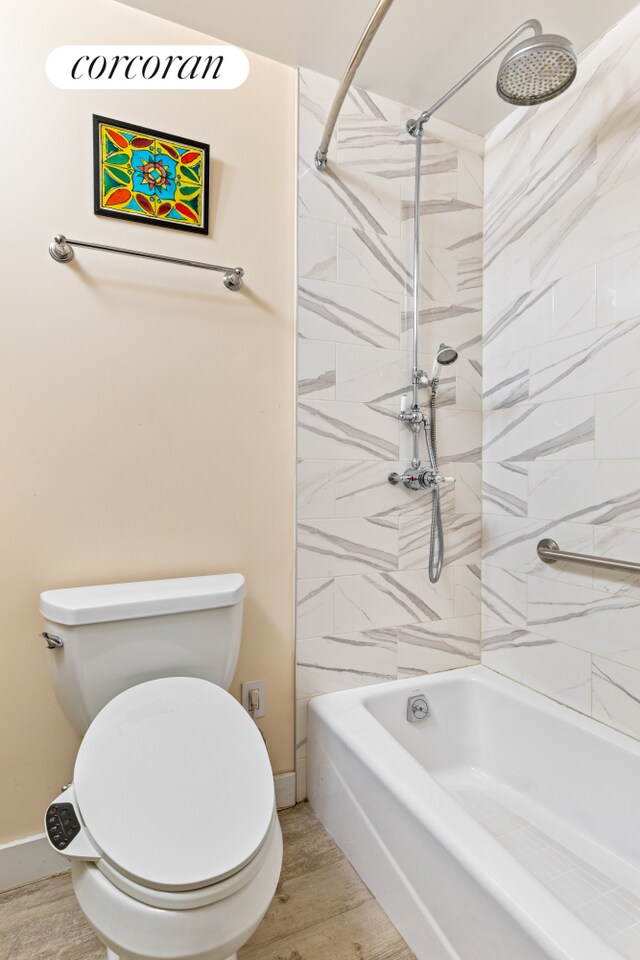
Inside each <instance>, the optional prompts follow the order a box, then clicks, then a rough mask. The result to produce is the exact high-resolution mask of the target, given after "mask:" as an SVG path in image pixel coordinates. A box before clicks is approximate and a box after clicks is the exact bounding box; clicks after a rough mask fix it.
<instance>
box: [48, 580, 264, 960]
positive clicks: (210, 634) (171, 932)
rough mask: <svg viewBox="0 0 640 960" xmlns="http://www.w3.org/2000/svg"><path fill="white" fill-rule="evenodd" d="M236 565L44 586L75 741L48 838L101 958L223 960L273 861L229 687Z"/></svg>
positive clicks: (254, 752)
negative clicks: (223, 570)
mask: <svg viewBox="0 0 640 960" xmlns="http://www.w3.org/2000/svg"><path fill="white" fill-rule="evenodd" d="M244 595H245V583H244V578H243V577H242V576H241V575H239V574H224V575H220V576H208V577H190V578H183V579H176V580H156V581H147V582H143V583H122V584H109V585H104V586H92V587H77V588H72V589H63V590H49V591H46V592H45V593H43V594H41V597H40V611H41V614H42V616H43V618H44V622H45V626H44V631H43V637H44V638H45V640H46V641H47V646H48V647H49V652H48V657H49V665H50V670H51V678H52V682H53V687H54V690H55V692H56V696H57V698H58V700H59V702H60V705H61V707H62V709H63V710H64V712H65V713H66V715H67V717H68V719H69V721H70V722H71V724H72V725H73V726H74V727H75V729H76V730H77V731H78V732H79V733H80V734H81V735H82V743H81V745H80V749H79V751H78V755H77V758H76V762H75V767H74V773H73V782H72V783H71V784H70V785H69V786H68V787H67V788H66V789H64V790H63V792H62V793H61V794H60V795H59V796H58V797H56V799H55V800H53V801H52V802H51V803H50V804H49V806H48V808H47V810H46V812H45V830H46V834H47V837H48V838H49V843H50V844H51V845H52V847H53V848H54V849H55V850H57V851H58V852H59V853H60V854H61V855H62V856H64V857H66V858H67V859H68V860H70V861H71V876H72V882H73V889H74V892H75V895H76V898H77V900H78V903H79V905H80V907H81V909H82V911H83V912H84V914H85V916H86V918H87V920H88V921H89V923H90V924H91V926H92V927H93V929H94V930H95V932H96V934H97V935H98V937H99V938H100V939H101V940H102V942H103V943H104V944H105V946H106V948H107V956H108V957H109V958H110V960H233V958H235V956H236V951H237V950H238V949H239V948H240V947H241V946H242V945H243V944H244V943H246V941H247V940H248V939H249V938H250V937H251V935H252V933H253V932H254V930H255V929H256V927H257V926H258V924H259V923H260V921H261V920H262V918H263V916H264V914H265V912H266V910H267V907H268V906H269V903H270V901H271V899H272V897H273V894H274V892H275V889H276V886H277V883H278V878H279V875H280V868H281V865H282V835H281V831H280V825H279V822H278V818H277V815H276V808H275V795H274V786H273V775H272V772H271V766H270V763H269V758H268V756H267V751H266V747H265V744H264V742H263V739H262V736H261V734H260V731H259V730H258V728H257V727H256V725H255V723H254V722H253V720H252V719H251V718H250V716H249V714H248V713H247V712H246V711H245V710H244V709H243V707H242V706H241V705H240V704H239V703H238V702H237V701H236V700H235V699H234V698H233V697H232V696H231V695H230V694H229V693H228V692H227V689H228V687H229V685H230V683H231V680H232V677H233V674H234V670H235V667H236V663H237V659H238V652H239V648H240V635H241V627H242V604H243V599H244Z"/></svg>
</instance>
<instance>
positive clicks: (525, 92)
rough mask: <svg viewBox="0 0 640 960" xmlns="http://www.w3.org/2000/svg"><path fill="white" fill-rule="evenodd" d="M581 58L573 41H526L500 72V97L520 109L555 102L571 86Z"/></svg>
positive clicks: (546, 37) (544, 37)
mask: <svg viewBox="0 0 640 960" xmlns="http://www.w3.org/2000/svg"><path fill="white" fill-rule="evenodd" d="M577 71H578V58H577V56H576V51H575V49H574V47H573V44H572V43H571V41H569V40H567V38H566V37H561V36H558V35H557V34H553V33H541V34H538V35H536V36H534V37H531V38H530V39H528V40H523V41H522V42H521V43H518V44H516V46H515V47H513V49H512V50H510V51H509V52H508V53H507V55H506V57H505V58H504V60H503V61H502V63H501V64H500V68H499V70H498V79H497V81H496V90H497V91H498V96H500V97H502V99H503V100H506V101H507V103H513V104H515V105H516V106H518V107H530V106H534V105H536V104H538V103H545V102H546V101H547V100H553V98H554V97H557V96H558V95H559V94H561V93H563V92H564V91H565V90H566V89H567V87H569V86H571V84H572V83H573V81H574V80H575V76H576V73H577Z"/></svg>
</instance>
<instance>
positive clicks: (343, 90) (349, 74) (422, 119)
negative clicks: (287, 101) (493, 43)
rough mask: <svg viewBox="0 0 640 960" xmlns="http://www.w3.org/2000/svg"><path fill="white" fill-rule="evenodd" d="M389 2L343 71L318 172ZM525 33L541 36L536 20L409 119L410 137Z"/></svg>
mask: <svg viewBox="0 0 640 960" xmlns="http://www.w3.org/2000/svg"><path fill="white" fill-rule="evenodd" d="M392 3H393V0H379V3H378V6H377V7H376V9H375V10H374V11H373V15H372V17H371V19H370V20H369V23H368V24H367V26H366V27H365V29H364V33H363V34H362V36H361V37H360V40H359V42H358V44H357V46H356V48H355V50H354V51H353V54H352V56H351V59H350V60H349V63H348V64H347V69H346V70H345V72H344V76H343V77H342V80H341V81H340V85H339V87H338V89H337V91H336V95H335V97H334V99H333V103H332V104H331V109H330V110H329V115H328V117H327V122H326V123H325V127H324V131H323V134H322V140H321V141H320V146H319V147H318V149H317V150H316V155H315V164H316V167H317V168H318V170H322V168H323V167H326V165H327V154H328V152H329V144H330V143H331V137H332V136H333V131H334V129H335V125H336V123H337V121H338V115H339V114H340V111H341V109H342V104H343V103H344V101H345V98H346V96H347V93H348V92H349V88H350V87H351V84H352V82H353V78H354V76H355V74H356V70H357V69H358V67H359V66H360V64H361V63H362V60H363V58H364V55H365V53H366V52H367V50H368V49H369V46H370V45H371V41H372V40H373V38H374V36H375V35H376V33H377V32H378V28H379V27H380V24H381V23H382V21H383V20H384V18H385V16H386V15H387V13H388V12H389V8H390V7H391V4H392ZM524 30H533V32H534V34H536V36H540V35H541V33H542V24H541V23H540V21H539V20H525V21H524V23H521V24H520V26H519V27H516V29H515V30H514V31H513V32H512V33H510V34H509V36H508V37H506V38H505V39H504V40H503V41H502V43H500V44H498V46H497V47H495V48H494V49H493V50H492V51H491V53H489V54H487V56H486V57H484V59H483V60H481V61H480V63H478V64H476V66H475V67H474V68H473V70H470V71H469V73H467V74H465V76H464V77H463V78H462V79H461V80H459V81H458V82H457V83H456V84H455V85H454V86H453V87H451V89H450V90H448V91H447V92H446V93H445V94H444V96H443V97H440V99H439V100H436V102H435V103H434V104H433V105H432V106H431V107H429V109H428V110H424V111H423V112H422V113H421V114H420V116H419V117H418V119H417V120H410V121H409V123H408V124H407V130H408V132H409V133H410V134H411V135H412V136H416V135H417V134H419V133H421V132H422V126H423V125H424V124H425V123H426V122H427V121H428V120H429V118H430V117H431V115H432V114H433V113H435V111H436V110H439V109H440V107H442V106H443V105H444V104H445V103H446V102H447V100H449V98H450V97H452V96H453V95H454V94H455V93H457V92H458V90H460V89H461V88H462V87H464V86H465V84H467V83H468V82H469V81H470V80H472V79H473V77H475V75H476V74H477V73H479V72H480V70H482V69H483V67H486V65H487V64H488V63H489V62H490V61H491V60H493V58H494V57H497V55H498V54H499V53H500V52H501V51H502V50H503V49H504V48H505V47H506V46H508V45H509V44H510V43H511V42H512V41H513V40H514V38H515V37H517V36H518V34H519V33H522V32H523V31H524Z"/></svg>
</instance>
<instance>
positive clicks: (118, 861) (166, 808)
mask: <svg viewBox="0 0 640 960" xmlns="http://www.w3.org/2000/svg"><path fill="white" fill-rule="evenodd" d="M73 782H74V791H75V798H76V802H77V806H78V814H79V816H80V819H81V822H82V823H83V825H84V827H85V828H86V831H87V833H88V834H89V836H90V838H91V840H92V842H93V844H94V845H95V847H96V850H98V851H99V852H100V855H101V858H102V860H100V861H98V867H99V869H100V870H101V872H103V873H104V875H105V876H106V877H108V878H109V879H110V880H111V882H113V883H114V884H115V885H116V886H118V887H119V888H120V889H122V890H123V892H126V893H129V895H131V896H133V897H134V898H135V899H140V900H144V901H145V902H148V903H149V902H151V900H153V901H154V902H153V904H152V905H157V906H160V905H161V904H160V902H158V901H162V902H163V903H164V905H165V907H166V908H168V909H171V908H172V907H173V908H178V909H180V908H181V907H180V904H182V909H184V908H188V907H190V906H195V905H199V904H201V903H205V902H206V903H211V902H214V900H215V899H220V898H221V897H223V896H226V895H228V893H225V889H226V888H228V890H229V891H231V892H233V889H236V888H237V887H238V885H239V884H241V883H245V882H248V879H250V875H251V876H252V875H253V873H254V872H255V871H256V870H258V869H259V866H260V856H259V853H260V851H261V848H262V847H263V846H266V842H267V839H268V836H269V834H270V832H271V833H272V832H273V829H274V826H273V825H274V817H275V799H274V789H273V777H272V773H271V767H270V763H269V758H268V756H267V751H266V749H265V747H264V743H263V741H262V737H261V734H260V732H259V730H258V728H257V727H256V725H255V724H254V722H253V721H252V720H251V718H250V717H249V715H248V714H247V713H246V711H245V710H244V709H243V708H242V707H241V706H240V704H239V703H238V702H237V701H236V700H235V699H234V698H233V697H232V696H231V695H230V694H228V693H227V692H226V691H225V690H223V689H222V688H221V687H218V686H216V685H215V684H213V683H210V682H209V681H206V680H200V679H196V678H192V677H168V678H164V679H159V680H151V681H148V682H146V683H141V684H139V685H138V686H135V687H131V688H129V689H127V690H125V691H123V692H122V693H121V694H119V695H118V696H117V697H115V698H114V699H113V700H111V701H110V702H109V703H108V704H107V705H106V706H105V707H104V708H103V709H102V710H101V711H100V713H99V714H98V715H97V716H96V718H95V719H94V721H93V723H92V724H91V726H90V727H89V729H88V731H87V733H86V734H85V737H84V739H83V741H82V744H81V746H80V750H79V753H78V757H77V760H76V765H75V771H74V781H73ZM276 822H277V821H276ZM241 874H242V875H241ZM234 878H235V882H231V881H234ZM197 891H200V893H197ZM188 892H192V893H191V895H190V896H188V895H187V894H188ZM136 894H137V895H136ZM163 894H164V896H163ZM150 898H151V899H150ZM192 901H193V902H192ZM197 902H199V903H197Z"/></svg>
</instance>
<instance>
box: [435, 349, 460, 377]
mask: <svg viewBox="0 0 640 960" xmlns="http://www.w3.org/2000/svg"><path fill="white" fill-rule="evenodd" d="M457 359H458V351H457V350H454V349H453V347H450V346H448V345H447V344H446V343H441V344H440V348H439V350H438V352H437V353H436V358H435V360H434V361H433V367H432V368H431V381H430V382H431V383H433V381H434V380H438V367H439V366H443V367H448V366H449V364H450V363H455V362H456V360H457Z"/></svg>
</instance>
